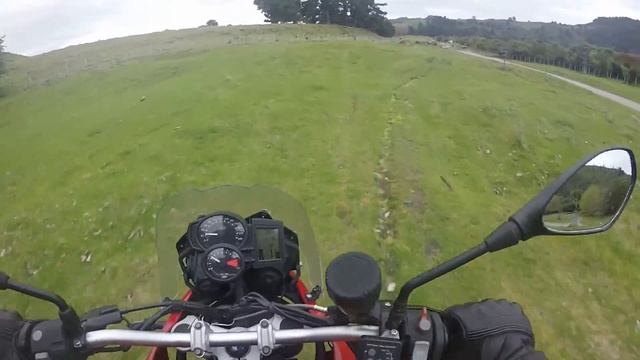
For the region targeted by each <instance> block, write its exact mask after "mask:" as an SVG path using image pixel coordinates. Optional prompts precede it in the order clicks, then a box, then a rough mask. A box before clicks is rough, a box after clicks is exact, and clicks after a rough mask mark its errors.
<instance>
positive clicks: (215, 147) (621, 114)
mask: <svg viewBox="0 0 640 360" xmlns="http://www.w3.org/2000/svg"><path fill="white" fill-rule="evenodd" d="M219 31H224V29H220V30H219ZM154 36H155V35H154ZM112 44H113V45H114V47H118V46H116V45H118V44H117V42H116V41H114V42H113V43H112ZM149 44H151V42H150V43H149ZM92 46H97V45H92ZM122 48H123V49H125V48H126V47H124V46H123V47H122ZM134 50H135V49H134V48H132V49H131V51H134ZM66 51H69V52H70V53H69V54H70V55H69V57H74V55H72V54H74V53H76V52H84V51H87V53H86V56H87V57H89V56H95V58H96V59H98V58H99V57H100V56H109V55H108V54H109V53H104V52H99V53H96V54H94V53H93V52H90V51H89V50H85V49H83V47H77V48H71V49H68V50H64V51H60V52H59V53H58V54H52V55H51V56H54V55H56V56H60V57H64V56H66V55H65V52H66ZM43 61H44V60H43ZM52 61H53V60H52ZM90 69H93V68H90ZM578 92H579V93H578ZM578 94H579V95H580V96H577V95H578ZM142 97H144V99H145V100H144V101H141V98H142ZM0 114H2V117H0V154H2V155H0V169H2V172H1V173H0V203H1V204H3V206H2V211H1V212H0V268H2V269H4V270H6V271H7V272H9V273H11V274H12V275H13V276H14V277H16V278H18V279H21V280H24V281H27V282H29V283H31V284H34V285H37V286H41V287H45V288H49V289H54V290H56V291H57V292H59V293H61V294H62V295H63V296H65V297H66V298H67V299H68V300H69V301H70V302H71V303H72V304H75V305H76V306H77V307H78V309H79V310H87V309H89V308H91V307H93V306H98V305H103V304H110V303H117V304H120V305H122V306H130V305H132V304H140V303H144V302H149V301H155V300H158V299H157V295H156V294H157V280H158V279H157V278H156V277H155V269H156V263H155V261H156V259H155V255H154V254H155V246H154V217H155V215H154V214H155V212H156V211H157V209H158V207H159V205H160V203H161V201H162V199H163V198H166V197H167V196H169V195H171V194H174V193H176V192H178V191H180V190H183V189H185V188H190V187H199V188H203V187H211V186H214V185H219V184H226V183H240V184H253V183H261V184H268V185H273V186H276V187H279V188H281V189H283V190H285V191H287V192H289V193H291V194H292V195H294V196H295V197H297V198H299V199H300V200H301V201H302V203H303V204H304V206H305V207H306V209H307V211H308V214H309V216H310V218H311V221H312V225H313V226H314V229H315V231H316V239H317V241H318V244H319V247H320V249H321V251H320V256H321V257H322V260H323V262H324V263H325V264H327V263H328V262H329V261H330V260H331V259H332V258H333V257H335V256H336V255H337V254H339V253H341V252H343V251H346V250H353V249H357V250H361V251H367V252H369V253H370V254H372V255H373V256H375V257H376V258H378V259H380V261H381V265H382V267H383V271H384V273H385V282H390V281H395V282H398V283H400V282H402V281H403V280H404V279H408V278H409V277H410V276H412V275H414V274H415V273H417V272H419V271H422V270H424V269H426V268H427V267H430V266H433V265H434V264H436V263H438V262H441V261H443V260H445V259H446V258H448V257H450V256H452V255H455V254H456V253H458V252H459V251H461V250H463V249H465V248H467V247H469V246H472V245H475V244H476V243H477V242H479V241H480V240H481V239H482V238H483V236H484V235H485V234H487V233H488V232H490V231H491V230H492V229H493V228H494V227H495V226H496V225H498V224H499V223H501V222H502V221H504V220H505V218H506V217H507V216H508V215H509V214H510V213H511V212H512V211H514V210H516V209H517V208H518V207H519V206H520V205H521V204H522V203H523V202H525V201H526V200H527V199H528V198H529V197H531V196H533V195H534V194H536V193H537V191H539V190H540V189H541V188H542V187H543V186H544V185H545V184H547V183H548V182H550V181H551V180H552V179H553V178H554V177H555V176H556V175H558V174H559V173H560V172H561V171H562V170H563V169H564V168H566V167H567V166H569V165H570V164H572V163H573V162H574V161H575V160H576V159H579V158H581V157H582V156H583V155H584V154H585V153H587V152H590V151H594V150H597V149H600V148H602V147H604V146H607V145H611V144H623V145H629V146H631V147H632V148H633V149H635V150H639V149H638V147H637V145H636V143H635V142H636V141H637V139H638V138H640V130H639V128H638V122H639V121H640V117H639V115H638V114H635V113H632V112H630V111H628V110H626V109H625V108H622V107H620V106H617V105H614V104H613V103H611V102H608V101H606V100H603V99H600V98H597V97H595V96H593V95H590V94H583V92H581V91H580V90H577V89H575V88H574V87H572V86H570V85H568V84H564V83H562V82H559V81H555V80H553V79H549V78H548V77H545V76H543V75H541V74H536V73H533V72H531V71H526V70H520V69H510V70H508V71H505V70H501V66H500V65H499V64H493V63H490V62H484V61H479V60H476V59H473V58H469V57H466V56H464V55H461V54H457V53H455V52H449V51H446V50H443V49H439V48H435V47H424V46H406V45H401V44H394V43H391V42H377V41H374V42H372V41H349V42H346V41H322V42H293V43H291V42H284V41H280V42H278V43H275V42H272V43H267V44H261V43H256V44H253V45H251V46H229V47H216V48H213V49H210V50H205V49H200V51H197V52H195V51H194V52H191V51H186V50H185V52H182V53H173V54H167V55H157V56H153V57H145V58H142V59H137V60H136V61H134V62H130V63H126V64H122V65H120V66H113V67H110V70H109V71H105V70H104V69H102V68H96V69H93V70H87V71H80V72H77V73H74V75H73V76H71V75H70V76H69V77H66V78H64V79H60V80H59V81H55V82H51V83H50V84H49V85H48V86H33V87H32V88H30V89H28V90H25V91H22V92H18V93H15V94H13V95H11V96H9V97H6V98H2V99H0ZM443 179H444V180H446V182H447V183H448V184H449V186H447V185H445V182H444V180H443ZM387 212H388V214H387ZM381 218H383V219H384V220H383V225H384V228H385V229H387V230H389V231H390V236H384V237H382V236H380V235H377V234H378V233H377V232H376V231H375V230H376V229H379V227H380V219H381ZM638 224H640V203H639V202H638V201H637V199H633V200H632V201H631V202H630V204H629V206H628V208H627V211H626V213H625V214H624V215H623V216H622V217H621V219H620V220H619V222H618V224H617V225H616V226H615V228H614V229H613V230H611V231H610V232H608V233H605V234H602V235H597V236H591V237H584V238H546V239H542V238H541V239H535V240H531V241H528V242H527V243H525V244H523V245H521V246H519V247H516V248H513V249H510V250H508V251H505V252H503V253H498V254H491V255H488V256H486V257H484V258H482V259H480V260H478V261H477V262H475V263H473V264H471V265H469V266H468V267H466V268H464V269H461V270H460V271H457V272H455V273H453V274H450V275H449V276H446V277H444V278H441V279H439V280H437V281H435V282H433V283H432V284H430V285H429V286H428V287H425V288H423V289H420V290H418V291H417V292H416V293H415V294H414V295H413V297H412V299H411V300H412V302H413V303H428V304H431V305H433V306H440V307H444V306H448V305H451V304H454V303H459V302H464V301H472V300H477V299H482V298H486V297H498V298H509V299H512V300H515V301H518V302H520V303H522V304H523V305H524V307H525V309H526V311H527V313H528V314H529V316H530V318H531V320H532V323H533V325H534V328H535V330H536V334H537V337H536V339H537V342H538V345H539V347H540V348H541V349H544V350H545V351H546V352H547V353H548V355H549V358H561V359H569V358H575V359H602V358H607V359H616V358H617V359H629V358H633V357H634V354H638V353H639V352H640V347H639V346H638V342H637V341H635V340H636V339H637V336H638V335H637V331H638V330H637V329H636V326H637V325H636V321H637V319H638V318H637V309H638V308H639V306H640V303H639V301H640V300H638V299H640V292H639V290H638V287H637V284H638V282H639V281H640V273H639V272H638V271H637V259H638V257H639V256H640V249H639V248H638V246H637V241H636V237H637V234H638V230H640V228H639V227H638ZM88 254H91V261H90V262H83V261H82V260H81V257H82V256H83V255H84V256H85V259H86V256H87V255H88ZM387 295H388V296H389V297H390V296H391V294H387ZM0 304H1V305H2V306H7V307H12V308H17V309H18V310H20V311H21V312H23V313H24V314H25V315H27V316H29V317H39V316H54V312H53V310H52V308H51V307H50V306H49V305H46V304H43V303H41V302H37V301H32V300H27V299H25V298H24V297H20V296H17V295H12V294H2V295H1V297H0ZM140 354H141V353H140V352H130V353H127V354H124V355H122V357H123V358H136V357H138V356H140ZM110 358H118V355H112V356H110Z"/></svg>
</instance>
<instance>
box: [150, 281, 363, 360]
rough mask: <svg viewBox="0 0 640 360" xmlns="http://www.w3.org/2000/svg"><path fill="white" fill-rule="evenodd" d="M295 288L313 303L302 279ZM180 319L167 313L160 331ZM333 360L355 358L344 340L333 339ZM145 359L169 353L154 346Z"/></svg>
mask: <svg viewBox="0 0 640 360" xmlns="http://www.w3.org/2000/svg"><path fill="white" fill-rule="evenodd" d="M296 289H297V290H298V295H300V298H301V299H302V301H303V302H304V303H305V304H308V305H315V304H316V302H315V300H309V299H307V293H308V289H307V287H306V286H305V284H304V283H303V282H302V280H297V281H296ZM189 299H191V290H189V291H187V293H186V294H185V295H184V296H183V297H182V300H183V301H189ZM321 314H322V313H320V312H318V315H319V316H321ZM180 319H182V313H181V312H176V313H172V314H171V315H169V319H167V322H166V323H165V324H164V326H163V327H162V332H169V331H171V328H172V327H173V325H175V324H176V323H177V322H178V321H180ZM332 354H333V360H355V358H356V357H355V354H354V353H353V351H351V348H349V346H348V345H347V343H346V342H344V341H335V342H334V343H333V351H332ZM147 360H169V353H168V352H167V348H164V347H154V348H151V351H149V354H148V355H147Z"/></svg>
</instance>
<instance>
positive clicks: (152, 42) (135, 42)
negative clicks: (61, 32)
mask: <svg viewBox="0 0 640 360" xmlns="http://www.w3.org/2000/svg"><path fill="white" fill-rule="evenodd" d="M378 38H379V37H378V36H377V35H375V34H373V33H371V32H368V31H365V30H362V29H358V28H351V27H346V26H327V25H304V26H301V25H290V24H283V25H247V26H220V27H210V26H207V27H200V28H195V29H184V30H165V31H162V32H157V33H151V34H144V35H133V36H128V37H124V38H117V39H110V40H104V41H98V42H94V43H90V44H83V45H76V46H69V47H67V48H65V49H62V50H55V51H51V52H48V53H45V54H42V55H38V56H33V57H22V56H21V58H20V59H18V61H15V62H13V63H12V64H10V70H13V71H11V72H10V73H9V79H7V80H6V83H7V85H9V87H11V88H12V89H13V90H21V89H26V88H30V87H33V86H35V85H50V84H51V83H53V82H55V81H57V80H59V79H64V78H67V77H70V76H73V75H75V74H76V73H78V72H82V71H87V70H89V71H94V70H100V71H107V70H109V69H112V68H114V67H116V66H119V65H122V64H126V63H130V62H136V61H141V60H144V59H147V58H154V57H156V56H169V55H174V56H185V55H189V54H197V53H201V52H203V51H209V50H212V49H216V48H219V47H227V46H242V45H250V44H264V43H277V42H300V41H322V40H333V41H337V40H354V39H359V40H366V39H378ZM12 55H13V54H12ZM16 56H19V55H16ZM23 60H24V61H23Z"/></svg>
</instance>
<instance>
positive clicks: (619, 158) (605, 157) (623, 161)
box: [587, 150, 631, 175]
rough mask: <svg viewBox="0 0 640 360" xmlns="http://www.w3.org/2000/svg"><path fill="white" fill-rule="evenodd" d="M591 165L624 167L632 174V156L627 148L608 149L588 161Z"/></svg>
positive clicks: (613, 167)
mask: <svg viewBox="0 0 640 360" xmlns="http://www.w3.org/2000/svg"><path fill="white" fill-rule="evenodd" d="M587 165H589V166H604V167H606V168H609V169H622V171H624V172H625V173H626V174H629V175H631V158H630V157H629V153H628V152H626V151H625V150H610V151H606V152H604V153H602V154H600V155H598V156H596V157H595V158H594V159H592V160H591V161H589V162H588V163H587Z"/></svg>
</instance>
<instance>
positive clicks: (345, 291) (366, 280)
mask: <svg viewBox="0 0 640 360" xmlns="http://www.w3.org/2000/svg"><path fill="white" fill-rule="evenodd" d="M325 280H326V283H327V293H328V294H329V297H331V300H333V302H334V303H335V304H336V305H337V306H338V307H339V308H340V309H341V310H342V311H343V312H344V313H345V314H347V315H348V316H349V318H350V319H351V320H354V319H358V318H361V317H366V316H367V315H369V313H370V312H371V309H373V306H374V305H375V303H376V301H377V300H378V296H380V290H381V288H382V275H381V273H380V267H379V266H378V263H377V262H376V261H375V260H374V259H373V258H372V257H371V256H369V255H367V254H364V253H360V252H349V253H346V254H342V255H340V256H338V257H337V258H335V259H334V260H333V261H332V262H331V263H330V264H329V266H328V267H327V273H326V279H325Z"/></svg>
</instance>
